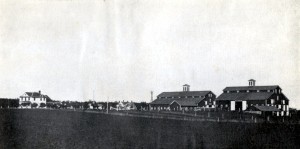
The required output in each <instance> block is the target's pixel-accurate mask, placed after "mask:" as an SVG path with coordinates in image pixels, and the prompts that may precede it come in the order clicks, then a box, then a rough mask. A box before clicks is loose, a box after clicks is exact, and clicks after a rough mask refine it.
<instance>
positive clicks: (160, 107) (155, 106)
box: [150, 104, 170, 110]
mask: <svg viewBox="0 0 300 149" xmlns="http://www.w3.org/2000/svg"><path fill="white" fill-rule="evenodd" d="M150 106H151V107H150V110H169V109H170V106H169V105H167V104H152V105H150Z"/></svg>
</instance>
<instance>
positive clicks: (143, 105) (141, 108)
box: [134, 102, 149, 111]
mask: <svg viewBox="0 0 300 149" xmlns="http://www.w3.org/2000/svg"><path fill="white" fill-rule="evenodd" d="M134 105H135V106H136V110H139V111H148V110H149V104H148V103H146V102H140V103H137V102H135V103H134Z"/></svg>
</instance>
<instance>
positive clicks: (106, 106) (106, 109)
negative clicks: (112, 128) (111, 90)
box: [106, 97, 109, 114]
mask: <svg viewBox="0 0 300 149" xmlns="http://www.w3.org/2000/svg"><path fill="white" fill-rule="evenodd" d="M108 99H109V97H108V98H107V105H106V113H107V114H108Z"/></svg>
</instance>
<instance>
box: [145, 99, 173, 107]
mask: <svg viewBox="0 0 300 149" xmlns="http://www.w3.org/2000/svg"><path fill="white" fill-rule="evenodd" d="M174 100H175V99H172V98H164V99H162V98H159V99H155V100H154V101H152V102H151V103H150V104H152V105H155V104H162V105H169V104H171V103H172V102H173V101H174Z"/></svg>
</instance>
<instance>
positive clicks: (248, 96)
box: [216, 92, 274, 100]
mask: <svg viewBox="0 0 300 149" xmlns="http://www.w3.org/2000/svg"><path fill="white" fill-rule="evenodd" d="M272 94H274V93H272V92H253V93H251V92H250V93H222V94H221V95H220V96H219V97H218V98H217V99H216V100H266V99H268V98H269V97H270V96H271V95H272Z"/></svg>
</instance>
